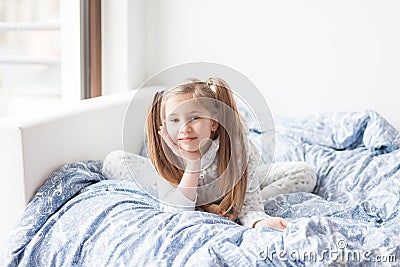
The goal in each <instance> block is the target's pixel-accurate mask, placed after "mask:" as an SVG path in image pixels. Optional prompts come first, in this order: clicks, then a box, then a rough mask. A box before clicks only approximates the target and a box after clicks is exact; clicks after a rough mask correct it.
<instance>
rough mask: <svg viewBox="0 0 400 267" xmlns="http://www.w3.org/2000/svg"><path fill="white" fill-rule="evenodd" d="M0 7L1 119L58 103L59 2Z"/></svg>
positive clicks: (2, 0)
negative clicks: (28, 109)
mask: <svg viewBox="0 0 400 267" xmlns="http://www.w3.org/2000/svg"><path fill="white" fill-rule="evenodd" d="M0 7H1V8H0V116H4V115H10V114H14V113H17V112H19V111H21V110H23V109H24V108H26V107H27V105H28V103H32V104H34V103H35V104H36V105H39V106H43V105H44V104H45V105H47V104H50V103H56V102H57V101H60V100H61V96H62V94H61V93H62V89H61V32H60V1H54V0H41V1H33V0H32V1H26V0H0ZM29 106H30V105H29Z"/></svg>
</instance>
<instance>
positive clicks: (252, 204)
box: [239, 124, 269, 228]
mask: <svg viewBox="0 0 400 267" xmlns="http://www.w3.org/2000/svg"><path fill="white" fill-rule="evenodd" d="M244 128H245V130H244V142H245V146H246V151H247V158H248V165H247V173H248V178H247V179H248V180H247V190H246V196H245V198H244V202H243V207H242V210H241V212H240V214H239V220H240V222H241V223H242V225H244V226H246V227H249V228H251V227H253V225H254V223H256V222H257V221H260V220H262V219H266V218H268V217H269V216H268V215H267V214H266V213H265V210H264V205H263V200H262V197H261V192H260V186H259V182H258V178H257V177H256V176H255V173H256V170H257V167H258V164H260V163H261V156H260V153H259V151H258V149H257V147H256V146H255V144H254V143H253V142H252V141H251V140H249V139H248V135H249V132H248V130H247V127H246V124H244Z"/></svg>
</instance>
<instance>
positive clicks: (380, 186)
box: [0, 111, 400, 266]
mask: <svg viewBox="0 0 400 267" xmlns="http://www.w3.org/2000/svg"><path fill="white" fill-rule="evenodd" d="M276 124H277V126H276V132H277V138H276V148H277V149H276V157H275V159H276V161H289V160H305V161H308V162H310V163H312V164H313V165H314V166H315V169H316V171H317V174H318V177H319V184H318V187H317V189H316V191H315V194H309V193H294V194H287V195H279V196H277V197H276V198H275V199H270V200H268V201H266V202H265V210H266V212H267V213H269V214H271V215H275V216H282V217H285V218H288V220H289V221H290V223H289V226H288V228H287V229H286V231H284V232H280V231H278V230H274V229H272V228H268V227H265V228H256V229H249V228H245V227H243V226H240V225H237V224H235V223H233V222H231V221H229V220H228V219H225V218H222V217H219V216H216V215H214V214H209V213H205V212H199V211H191V212H182V213H177V214H173V213H164V212H161V211H160V210H159V205H158V202H157V201H156V200H154V199H153V198H152V197H150V196H149V195H148V194H146V193H145V192H143V191H142V190H141V189H140V188H139V187H138V186H137V185H136V184H135V183H134V182H130V181H117V180H112V181H110V180H104V177H103V176H102V174H101V167H102V162H100V161H88V162H76V163H72V164H68V165H66V166H64V167H63V168H61V169H60V170H58V171H56V172H55V173H53V174H52V175H51V176H50V177H49V179H48V180H47V182H46V183H45V184H44V185H43V186H42V187H41V189H40V190H39V192H38V193H37V194H36V196H35V198H34V199H33V200H32V201H31V203H30V204H29V205H28V206H27V208H26V210H25V212H24V214H23V216H22V218H21V220H20V221H19V222H18V225H17V227H16V229H15V232H14V235H13V237H12V238H11V240H10V241H9V243H8V247H7V250H6V251H5V252H4V253H3V255H2V262H1V264H0V265H1V266H17V265H19V266H147V265H154V266H171V265H173V266H264V265H265V266H270V265H276V266H304V265H305V266H308V265H310V266H318V265H321V266H325V265H328V264H330V265H333V266H335V265H337V266H341V265H343V264H344V263H347V264H348V265H349V266H358V265H363V266H364V265H371V266H374V265H375V264H377V265H381V264H382V263H385V264H389V265H398V264H400V215H399V206H400V205H399V204H400V171H399V169H400V149H399V145H400V138H399V133H398V132H397V130H396V129H394V128H393V127H392V126H391V125H390V124H388V123H387V122H386V121H385V120H384V119H383V118H382V117H381V116H379V114H377V113H375V112H373V111H367V112H364V113H326V114H319V115H316V116H309V117H305V118H302V119H288V118H286V119H280V120H278V121H277V122H276ZM256 133H257V131H253V133H252V134H256Z"/></svg>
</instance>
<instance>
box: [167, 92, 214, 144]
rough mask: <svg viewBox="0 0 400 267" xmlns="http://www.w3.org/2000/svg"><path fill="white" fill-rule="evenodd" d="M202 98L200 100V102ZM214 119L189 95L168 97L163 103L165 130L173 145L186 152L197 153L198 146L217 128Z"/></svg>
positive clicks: (199, 102)
mask: <svg viewBox="0 0 400 267" xmlns="http://www.w3.org/2000/svg"><path fill="white" fill-rule="evenodd" d="M203 99H204V98H202V101H204V100H203ZM215 119H216V118H215V117H214V118H211V114H210V112H209V111H208V110H207V108H206V107H205V106H204V105H202V104H201V101H196V100H195V99H193V98H192V96H191V95H189V94H186V95H177V96H171V97H169V98H168V99H167V100H166V102H165V122H164V125H165V126H166V130H167V132H168V134H169V136H170V137H171V138H172V140H173V141H174V143H175V144H177V145H178V146H179V147H180V148H181V149H183V150H186V151H192V152H194V151H198V150H199V147H200V144H201V145H203V143H202V140H203V142H205V141H207V139H209V138H210V137H211V133H212V131H216V130H217V128H218V122H217V121H216V120H215Z"/></svg>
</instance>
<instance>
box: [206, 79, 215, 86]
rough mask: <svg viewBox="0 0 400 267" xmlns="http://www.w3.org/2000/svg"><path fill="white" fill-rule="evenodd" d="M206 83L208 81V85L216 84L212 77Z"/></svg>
mask: <svg viewBox="0 0 400 267" xmlns="http://www.w3.org/2000/svg"><path fill="white" fill-rule="evenodd" d="M206 83H207V85H208V86H209V87H210V86H211V85H213V84H214V82H213V80H212V78H208V79H207V81H206Z"/></svg>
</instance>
